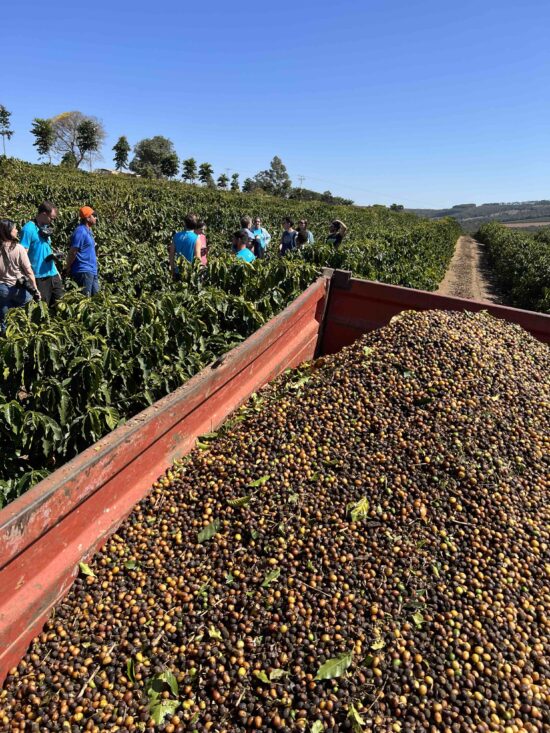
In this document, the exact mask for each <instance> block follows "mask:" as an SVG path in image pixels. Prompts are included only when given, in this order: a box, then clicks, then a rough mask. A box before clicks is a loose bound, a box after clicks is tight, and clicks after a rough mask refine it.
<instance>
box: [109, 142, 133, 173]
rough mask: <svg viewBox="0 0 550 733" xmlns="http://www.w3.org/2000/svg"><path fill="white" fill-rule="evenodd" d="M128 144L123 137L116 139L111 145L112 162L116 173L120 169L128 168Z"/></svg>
mask: <svg viewBox="0 0 550 733" xmlns="http://www.w3.org/2000/svg"><path fill="white" fill-rule="evenodd" d="M131 149H132V148H131V147H130V143H129V142H128V138H127V137H126V136H125V135H122V136H121V137H119V138H118V140H117V141H116V143H115V144H114V145H113V152H114V154H115V156H114V158H113V161H114V163H115V166H116V169H117V171H119V170H121V169H122V168H127V167H128V156H129V154H130V150H131Z"/></svg>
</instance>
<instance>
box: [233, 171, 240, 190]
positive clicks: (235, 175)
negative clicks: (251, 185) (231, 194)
mask: <svg viewBox="0 0 550 733" xmlns="http://www.w3.org/2000/svg"><path fill="white" fill-rule="evenodd" d="M231 190H232V191H239V190H240V186H239V174H238V173H233V175H232V176H231Z"/></svg>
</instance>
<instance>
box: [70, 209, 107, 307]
mask: <svg viewBox="0 0 550 733" xmlns="http://www.w3.org/2000/svg"><path fill="white" fill-rule="evenodd" d="M78 213H79V216H80V224H79V225H78V226H77V228H76V229H75V230H74V232H73V235H72V237H71V247H70V249H69V254H68V256H67V264H66V265H65V270H66V271H67V273H68V274H70V275H71V277H72V278H73V280H74V281H75V282H76V283H77V284H78V285H80V287H81V289H82V292H83V293H84V295H87V296H88V297H90V296H91V295H97V293H99V277H98V269H97V254H96V243H95V239H94V236H93V234H92V227H94V226H95V225H96V224H97V214H96V212H95V211H94V209H92V207H91V206H82V207H81V208H80V209H79V210H78Z"/></svg>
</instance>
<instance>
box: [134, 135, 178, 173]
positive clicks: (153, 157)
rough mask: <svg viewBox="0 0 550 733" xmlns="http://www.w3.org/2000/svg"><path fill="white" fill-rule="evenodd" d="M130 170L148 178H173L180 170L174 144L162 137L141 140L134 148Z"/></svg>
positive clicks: (156, 136)
mask: <svg viewBox="0 0 550 733" xmlns="http://www.w3.org/2000/svg"><path fill="white" fill-rule="evenodd" d="M130 170H132V171H134V173H138V174H139V175H140V176H145V177H146V178H173V177H174V176H175V175H177V172H178V170H179V158H178V155H177V153H176V151H175V149H174V143H173V142H172V141H171V140H169V139H168V138H167V137H163V136H162V135H155V137H148V138H145V139H144V140H140V141H139V142H138V143H137V145H136V146H135V147H134V157H133V158H132V161H131V163H130Z"/></svg>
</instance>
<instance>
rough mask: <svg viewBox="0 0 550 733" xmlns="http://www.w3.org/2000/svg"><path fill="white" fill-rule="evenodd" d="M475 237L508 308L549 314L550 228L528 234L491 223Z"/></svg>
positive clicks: (482, 228)
mask: <svg viewBox="0 0 550 733" xmlns="http://www.w3.org/2000/svg"><path fill="white" fill-rule="evenodd" d="M476 237H477V239H479V241H480V242H483V243H484V244H485V247H486V250H487V254H488V256H489V261H490V263H491V267H492V269H493V272H494V275H495V278H496V281H497V283H498V285H499V287H500V288H502V290H503V293H504V296H505V297H506V298H507V300H509V302H510V304H511V305H514V306H516V307H518V308H527V309H528V310H535V311H541V312H542V313H550V228H545V229H541V230H540V231H539V232H536V233H535V234H530V233H527V232H522V231H518V230H514V229H510V228H508V227H505V226H504V225H503V224H499V223H497V222H492V223H491V224H485V225H484V226H482V227H481V229H480V230H479V232H478V233H477V234H476Z"/></svg>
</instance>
